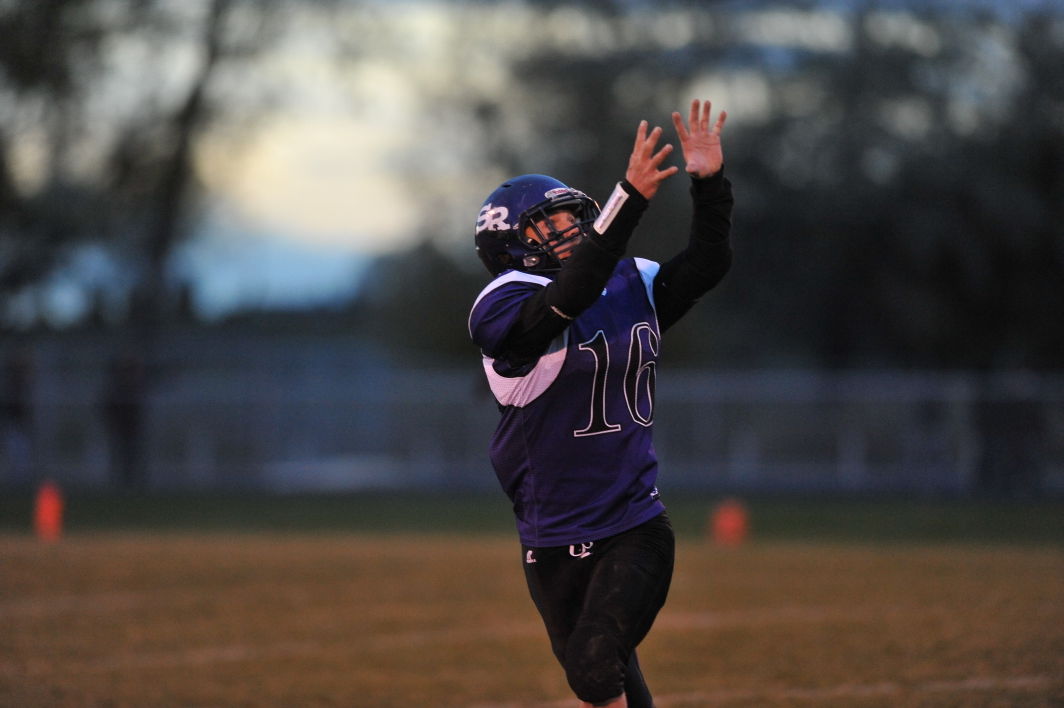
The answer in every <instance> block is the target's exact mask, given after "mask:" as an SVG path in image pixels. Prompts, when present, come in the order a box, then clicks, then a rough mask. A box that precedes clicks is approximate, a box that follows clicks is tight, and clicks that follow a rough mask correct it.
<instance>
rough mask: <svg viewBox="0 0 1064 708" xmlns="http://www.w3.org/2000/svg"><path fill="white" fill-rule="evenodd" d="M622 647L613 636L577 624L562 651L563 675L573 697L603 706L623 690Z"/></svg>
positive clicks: (623, 660)
mask: <svg viewBox="0 0 1064 708" xmlns="http://www.w3.org/2000/svg"><path fill="white" fill-rule="evenodd" d="M626 664H627V661H626V657H625V656H624V650H623V648H622V646H621V644H620V642H619V641H618V640H617V638H616V637H613V636H611V635H610V634H609V633H607V632H603V631H601V630H597V629H595V628H592V627H583V628H580V627H578V628H577V629H576V631H575V632H573V634H572V636H570V637H569V643H568V645H567V646H566V652H565V675H566V678H567V679H568V680H569V687H570V688H571V689H572V690H573V693H575V694H576V697H577V698H579V699H580V700H582V701H586V702H588V703H590V704H592V705H605V704H606V703H609V702H610V701H612V700H614V699H616V698H617V697H618V696H620V695H621V694H622V693H624V670H625V665H626Z"/></svg>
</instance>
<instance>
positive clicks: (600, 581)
mask: <svg viewBox="0 0 1064 708" xmlns="http://www.w3.org/2000/svg"><path fill="white" fill-rule="evenodd" d="M522 550H523V553H524V562H525V564H524V565H525V579H526V581H527V582H528V589H529V592H530V594H531V595H532V601H533V602H534V603H535V604H536V608H537V609H538V610H539V613H540V615H541V616H542V617H543V623H544V625H546V628H547V634H548V635H549V637H550V642H551V649H552V650H553V651H554V655H555V656H556V657H557V658H558V661H559V662H561V664H562V666H563V667H564V668H565V673H566V678H567V679H568V681H569V686H570V687H571V688H572V689H573V692H574V693H575V694H576V696H577V697H578V698H579V699H580V700H582V701H587V702H589V703H592V704H595V703H605V702H608V701H610V700H612V699H615V698H617V697H618V696H620V695H621V693H622V692H623V693H624V694H625V695H626V696H627V699H628V705H629V707H630V708H652V706H653V702H652V701H651V698H650V692H649V690H648V689H647V686H646V683H645V681H644V680H643V673H642V671H641V670H640V668H639V662H638V659H637V658H636V654H635V648H636V646H637V645H638V644H639V642H641V641H642V640H643V638H644V637H645V636H646V635H647V632H649V631H650V627H651V625H652V624H653V623H654V618H655V617H656V616H657V614H658V611H659V610H660V609H661V607H662V606H663V605H664V604H665V598H666V596H667V595H668V591H669V584H670V582H671V580H672V571H673V562H674V558H675V537H674V535H673V530H672V525H671V523H670V522H669V518H668V516H667V515H666V514H661V515H660V516H658V517H656V518H654V519H651V520H650V521H648V522H646V523H644V524H642V525H640V526H637V527H635V528H633V529H630V530H628V531H625V532H623V533H620V534H617V535H616V536H610V537H608V538H604V539H598V540H595V541H592V542H586V543H582V544H576V545H572V546H560V547H552V548H532V547H528V546H523V547H522Z"/></svg>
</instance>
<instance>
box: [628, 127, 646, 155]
mask: <svg viewBox="0 0 1064 708" xmlns="http://www.w3.org/2000/svg"><path fill="white" fill-rule="evenodd" d="M646 139H647V122H646V121H645V120H641V121H639V127H638V128H636V129H635V144H634V145H632V153H636V152H639V150H640V149H641V148H642V147H643V143H644V142H646Z"/></svg>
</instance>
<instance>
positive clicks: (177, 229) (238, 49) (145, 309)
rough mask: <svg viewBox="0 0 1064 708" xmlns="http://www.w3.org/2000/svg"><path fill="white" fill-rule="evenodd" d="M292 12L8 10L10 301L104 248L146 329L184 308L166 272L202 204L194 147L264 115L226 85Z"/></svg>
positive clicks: (5, 183) (2, 9) (5, 103)
mask: <svg viewBox="0 0 1064 708" xmlns="http://www.w3.org/2000/svg"><path fill="white" fill-rule="evenodd" d="M317 6H318V7H319V8H321V9H323V10H327V9H328V8H329V7H331V3H326V2H322V3H318V5H317ZM289 9H290V3H283V2H274V3H256V2H250V1H248V0H209V1H207V2H201V3H189V4H183V3H166V2H155V1H150V0H128V1H126V2H107V1H105V0H41V1H39V2H38V1H36V0H30V1H25V2H7V3H3V4H0V35H2V36H3V37H4V41H3V42H2V43H0V99H2V100H0V298H5V297H10V296H12V295H14V294H16V293H19V292H20V291H25V290H27V289H30V288H31V287H32V286H33V285H35V284H37V283H40V282H41V281H43V280H45V279H46V278H47V277H48V276H49V275H50V274H51V273H52V272H53V271H54V270H55V269H56V268H58V267H61V266H62V265H63V262H64V259H66V258H69V257H70V255H71V253H72V247H73V246H75V245H77V244H82V243H86V242H95V243H99V244H101V245H103V246H105V247H107V248H108V249H109V250H110V251H111V253H112V254H113V256H114V258H115V259H116V260H118V261H119V262H121V263H122V264H123V265H124V266H125V269H126V270H127V271H128V273H129V278H128V280H129V281H130V282H129V283H127V284H126V289H127V290H128V292H125V293H122V294H123V295H124V296H125V298H127V299H132V301H133V302H132V303H131V307H130V308H129V315H130V316H131V317H132V319H133V320H134V321H135V322H136V323H138V325H139V326H141V327H145V326H151V323H153V322H155V321H157V320H158V319H159V318H160V317H161V316H162V313H163V312H164V310H167V309H169V308H172V306H173V305H174V304H175V303H176V302H177V300H178V298H179V294H180V292H181V287H180V284H178V283H171V282H168V270H167V264H168V259H169V257H170V254H171V253H172V251H173V249H174V246H175V245H176V244H177V243H178V242H179V241H180V239H181V238H182V237H184V236H185V235H186V234H187V233H189V231H190V228H189V227H190V224H191V221H192V220H193V219H194V217H195V213H196V210H197V206H198V205H197V197H198V195H199V192H198V180H197V175H196V170H195V162H194V153H195V150H196V147H197V145H198V143H199V142H200V141H201V140H202V138H203V137H204V136H205V135H207V134H208V132H209V131H211V130H214V131H215V133H217V129H218V127H219V124H220V123H222V122H223V121H229V122H237V123H239V122H242V121H246V120H247V119H249V118H250V117H251V116H252V114H253V113H254V110H255V109H256V108H260V107H261V106H257V105H253V106H251V107H250V109H249V106H247V105H242V104H241V103H240V102H239V101H235V100H233V97H232V93H231V92H230V93H229V94H226V93H224V89H225V87H226V86H228V87H231V86H232V85H233V84H234V81H239V78H238V74H239V69H240V68H241V66H243V67H252V66H253V61H254V59H255V58H256V57H257V55H259V54H260V53H261V52H262V51H264V50H265V49H268V48H269V47H270V40H271V38H272V37H274V36H276V34H277V33H278V32H279V31H280V30H281V29H283V27H284V22H283V20H284V17H285V13H286V12H287V11H288V10H289ZM226 72H228V75H226ZM116 289H120V286H116ZM0 315H6V316H8V317H10V313H6V312H0Z"/></svg>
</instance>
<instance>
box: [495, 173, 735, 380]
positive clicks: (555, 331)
mask: <svg viewBox="0 0 1064 708" xmlns="http://www.w3.org/2000/svg"><path fill="white" fill-rule="evenodd" d="M620 186H621V188H622V189H623V190H624V191H625V192H626V193H627V199H626V200H625V201H624V203H623V204H622V205H621V207H620V208H619V210H618V211H617V213H616V215H615V216H614V217H613V220H612V222H611V223H610V225H609V226H608V228H606V229H605V231H604V232H603V233H601V234H599V233H597V232H594V233H592V235H591V237H590V238H588V239H587V240H586V241H585V242H584V243H582V244H580V245H579V246H578V247H577V248H576V249H574V250H573V253H572V255H571V256H570V257H569V258H567V259H566V260H565V263H564V265H563V266H562V268H561V270H559V271H558V274H557V276H555V278H554V280H553V281H552V282H551V283H549V284H548V285H547V286H546V287H544V288H542V289H540V290H538V291H537V292H536V293H534V294H533V295H531V296H530V297H529V298H528V299H527V300H526V301H525V302H524V304H523V305H522V308H521V316H520V318H519V319H518V321H517V323H516V324H515V326H514V328H513V329H512V330H511V332H510V334H509V336H508V337H507V339H506V342H505V344H504V346H503V347H502V349H503V350H504V351H505V353H506V358H507V359H508V360H509V361H510V362H511V363H512V364H514V363H518V362H521V361H531V360H534V359H536V358H538V357H539V356H541V355H542V354H543V352H544V351H546V349H547V347H548V345H549V344H550V342H551V341H553V340H554V338H555V337H557V336H558V335H560V334H561V333H562V332H563V331H565V328H566V327H568V326H569V322H571V321H572V320H573V319H574V318H576V317H577V316H579V315H580V313H581V312H583V311H584V310H586V309H587V308H588V307H590V306H591V305H592V304H594V302H595V300H597V299H598V297H599V296H600V294H601V293H602V289H603V288H604V287H605V286H606V282H607V281H608V280H609V278H610V275H611V274H612V273H613V270H614V269H615V268H616V267H617V263H618V261H620V259H621V258H622V257H623V256H624V252H625V249H626V247H627V245H628V241H629V239H630V238H631V237H632V234H633V232H634V231H635V227H636V226H637V225H638V223H639V219H640V218H641V217H642V215H643V212H645V211H646V208H647V206H648V204H649V202H648V201H647V199H645V198H644V197H643V196H642V195H641V194H640V193H639V192H638V191H637V190H636V189H635V188H634V187H633V186H632V185H631V184H629V183H628V182H627V180H625V181H623V182H621V185H620ZM691 196H692V199H693V202H694V213H693V215H692V220H691V233H690V238H689V241H688V244H687V247H686V248H685V249H684V250H683V251H681V252H680V253H679V254H677V255H676V256H675V257H673V258H672V259H671V260H669V261H668V262H667V263H665V264H664V265H662V266H661V269H660V270H659V271H658V275H657V276H656V277H655V279H654V302H655V306H656V310H657V315H658V323H659V326H660V328H661V330H662V331H664V330H666V329H668V328H669V327H671V326H672V325H673V324H675V323H676V321H677V320H679V319H680V317H682V316H683V315H684V313H686V312H687V311H688V310H689V309H691V306H692V305H694V303H695V302H696V301H697V300H698V298H700V297H701V296H702V295H703V294H704V293H706V292H707V291H709V290H710V289H712V288H713V287H714V286H715V285H716V284H717V283H719V282H720V280H721V278H723V277H724V274H725V273H726V272H727V271H728V268H729V267H730V265H731V244H730V240H729V233H730V230H731V209H732V204H733V198H732V193H731V184H730V183H729V182H728V180H727V178H725V177H724V176H723V171H718V172H717V173H716V174H714V175H711V176H710V177H707V178H705V179H696V178H692V179H691ZM607 206H608V205H607Z"/></svg>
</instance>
